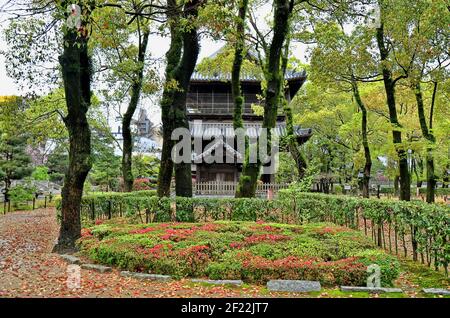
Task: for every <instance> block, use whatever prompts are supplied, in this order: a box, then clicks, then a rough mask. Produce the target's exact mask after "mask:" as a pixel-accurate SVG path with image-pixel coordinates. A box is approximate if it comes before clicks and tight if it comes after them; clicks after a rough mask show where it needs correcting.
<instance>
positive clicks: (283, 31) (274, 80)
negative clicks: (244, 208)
mask: <svg viewBox="0 0 450 318" xmlns="http://www.w3.org/2000/svg"><path fill="white" fill-rule="evenodd" d="M274 5H275V13H274V26H273V38H272V43H271V45H270V49H269V56H268V57H267V63H266V66H265V69H264V76H265V77H266V81H267V88H266V90H265V94H264V95H265V96H264V97H265V105H264V119H263V124H262V128H263V129H267V150H268V151H270V149H271V131H270V130H271V129H272V128H274V127H275V124H276V119H277V112H278V104H279V102H280V91H281V87H282V83H283V78H282V76H281V75H282V74H281V67H280V66H281V65H280V62H281V56H282V49H283V44H284V41H285V40H286V36H287V33H288V31H289V18H290V15H291V13H292V10H293V7H294V1H293V0H290V1H289V0H275V1H274ZM247 148H249V147H247ZM248 154H249V152H248V151H247V150H246V156H245V162H244V166H243V170H242V174H241V178H240V180H239V184H238V192H237V193H236V196H237V197H254V196H255V192H256V185H257V184H256V183H257V181H258V176H259V171H260V168H261V165H262V163H261V158H257V160H256V161H257V162H256V163H250V162H249V155H248ZM268 155H270V152H269V153H268ZM258 157H259V156H258Z"/></svg>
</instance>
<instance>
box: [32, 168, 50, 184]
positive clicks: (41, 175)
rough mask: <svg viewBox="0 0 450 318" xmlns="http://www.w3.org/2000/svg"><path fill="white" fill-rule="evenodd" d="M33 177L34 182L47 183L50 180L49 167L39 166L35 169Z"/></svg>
mask: <svg viewBox="0 0 450 318" xmlns="http://www.w3.org/2000/svg"><path fill="white" fill-rule="evenodd" d="M31 177H32V178H33V179H34V180H39V181H47V180H49V179H50V177H49V175H48V167H46V166H38V167H36V168H35V169H34V171H33V173H32V174H31Z"/></svg>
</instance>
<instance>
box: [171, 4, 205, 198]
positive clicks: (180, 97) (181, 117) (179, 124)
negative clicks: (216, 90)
mask: <svg viewBox="0 0 450 318" xmlns="http://www.w3.org/2000/svg"><path fill="white" fill-rule="evenodd" d="M201 3H202V0H192V1H191V2H189V3H186V4H185V7H184V14H185V17H186V18H187V19H193V20H196V19H197V16H198V8H199V5H200V4H201ZM182 38H183V56H182V57H181V61H180V64H179V65H178V67H177V69H176V70H175V80H176V81H177V82H178V85H179V89H177V90H176V91H175V93H174V98H173V108H174V115H175V116H174V117H175V118H174V128H185V129H186V130H187V131H189V121H188V118H187V113H186V95H187V92H188V90H189V83H190V80H191V76H192V73H193V72H194V69H195V65H196V64H197V59H198V55H199V53H200V46H199V42H198V34H197V26H196V25H195V22H194V25H193V26H192V27H191V28H190V29H188V30H184V31H183V32H182ZM189 138H190V135H189ZM175 192H176V195H177V196H181V197H192V172H191V160H190V158H189V161H188V162H181V163H176V164H175Z"/></svg>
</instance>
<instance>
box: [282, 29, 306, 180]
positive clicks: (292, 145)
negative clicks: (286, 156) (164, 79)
mask: <svg viewBox="0 0 450 318" xmlns="http://www.w3.org/2000/svg"><path fill="white" fill-rule="evenodd" d="M289 46H290V38H287V39H286V42H285V46H284V54H283V58H282V62H281V70H282V78H283V79H284V78H285V75H286V70H287V64H288V61H289ZM280 100H281V104H282V105H283V109H284V112H285V114H286V137H287V139H288V140H287V143H288V150H289V152H290V153H291V155H292V158H293V159H294V161H295V166H296V168H297V173H298V179H299V180H302V179H303V178H304V177H305V173H306V168H307V163H306V160H305V158H304V157H303V155H302V153H301V152H300V149H299V147H300V145H299V143H298V141H297V138H296V136H295V134H294V122H293V119H292V108H291V106H290V104H289V103H288V101H287V100H286V98H285V96H284V85H282V88H281V93H280Z"/></svg>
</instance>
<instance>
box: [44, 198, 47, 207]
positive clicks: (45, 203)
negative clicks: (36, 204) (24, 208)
mask: <svg viewBox="0 0 450 318" xmlns="http://www.w3.org/2000/svg"><path fill="white" fill-rule="evenodd" d="M46 208H47V196H45V197H44V209H46Z"/></svg>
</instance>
